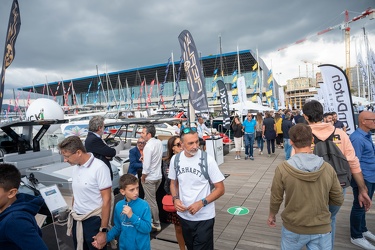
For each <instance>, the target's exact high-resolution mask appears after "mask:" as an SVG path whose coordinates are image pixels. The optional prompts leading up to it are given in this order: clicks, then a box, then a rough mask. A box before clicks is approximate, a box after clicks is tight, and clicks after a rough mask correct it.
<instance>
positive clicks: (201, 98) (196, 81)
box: [178, 30, 208, 111]
mask: <svg viewBox="0 0 375 250" xmlns="http://www.w3.org/2000/svg"><path fill="white" fill-rule="evenodd" d="M178 41H179V42H180V46H181V53H182V57H183V59H184V69H185V72H186V81H187V87H188V89H189V95H190V101H191V105H193V108H194V109H195V110H198V111H206V110H207V109H208V102H207V94H206V85H205V81H204V76H203V70H202V67H201V64H200V61H199V56H198V51H197V48H196V47H195V43H194V40H193V37H192V36H191V34H190V32H189V31H187V30H184V31H182V32H181V33H180V35H179V36H178Z"/></svg>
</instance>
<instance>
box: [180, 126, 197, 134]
mask: <svg viewBox="0 0 375 250" xmlns="http://www.w3.org/2000/svg"><path fill="white" fill-rule="evenodd" d="M192 132H197V128H196V127H188V128H184V129H183V130H182V134H189V133H192Z"/></svg>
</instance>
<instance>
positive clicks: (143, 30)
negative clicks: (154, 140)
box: [0, 0, 375, 98]
mask: <svg viewBox="0 0 375 250" xmlns="http://www.w3.org/2000/svg"><path fill="white" fill-rule="evenodd" d="M12 2H13V1H12V0H1V1H0V55H1V58H2V56H3V54H2V53H3V48H4V43H5V35H6V30H7V26H8V19H9V13H10V8H11V5H12ZM19 5H20V12H21V22H22V24H21V30H20V33H19V36H18V39H17V42H16V56H15V59H14V61H13V63H12V65H11V66H10V67H9V68H8V69H7V72H6V75H5V89H6V93H5V98H7V97H8V98H9V97H10V96H9V94H10V93H11V92H12V88H17V87H21V86H30V85H32V84H33V83H34V84H42V83H45V82H46V81H48V82H52V81H59V80H61V79H64V80H67V79H72V78H77V77H83V76H87V75H95V74H96V65H98V67H99V73H104V72H105V71H106V68H107V71H108V72H112V71H117V70H123V69H129V68H137V67H142V66H147V65H153V64H159V63H166V62H167V60H168V58H169V57H170V55H171V53H172V52H173V53H174V58H175V60H176V61H177V60H178V58H179V57H180V55H181V51H180V47H179V43H178V39H177V37H178V35H179V34H180V32H181V31H182V30H184V29H187V30H189V31H190V32H191V34H192V35H193V37H194V40H195V43H196V46H197V48H198V50H199V51H200V52H201V55H202V56H207V55H211V54H218V53H219V51H220V50H219V38H218V37H219V35H221V37H222V51H223V53H226V52H233V51H236V50H237V46H238V48H239V49H240V50H245V49H250V50H253V51H256V49H258V51H259V56H261V57H262V58H263V59H264V61H265V62H266V64H267V65H268V67H269V68H273V72H274V73H275V74H274V75H275V77H276V78H278V81H279V82H285V81H286V80H287V79H290V78H293V77H298V76H299V75H301V76H306V74H311V71H312V70H311V69H312V64H310V63H309V64H307V65H308V67H309V72H308V73H306V64H305V63H303V62H302V61H301V60H306V61H308V62H319V63H332V64H336V65H338V66H340V67H345V47H344V39H343V32H342V31H341V30H339V29H335V30H333V31H330V32H328V33H326V34H324V35H321V36H313V37H311V38H310V39H308V41H306V42H304V43H302V44H299V45H293V46H288V45H290V44H293V43H294V42H296V41H298V40H299V39H302V38H304V37H310V36H311V35H313V34H315V33H317V32H319V31H322V30H324V29H326V28H328V27H330V26H336V25H338V24H340V23H342V22H343V21H344V14H343V12H344V11H345V10H348V11H349V17H350V19H351V18H353V17H355V16H358V15H359V14H360V13H361V12H363V11H364V10H366V9H367V8H369V7H371V8H375V1H374V0H344V1H343V0H316V1H311V0H284V1H279V0H263V1H260V0H259V1H250V0H241V1H240V0H238V1H227V0H216V1H197V0H189V1H184V0H180V1H164V0H159V1H151V0H143V1H124V0H111V1H105V0H91V1H89V0H74V1H73V0H64V1H50V0H32V1H31V0H19ZM350 27H351V36H352V39H351V56H352V59H351V66H355V65H356V62H355V46H354V45H355V44H357V49H358V48H359V47H361V46H362V47H363V45H362V44H363V39H362V38H361V36H362V33H363V31H362V27H365V28H366V30H367V31H368V35H369V40H370V46H371V44H372V45H373V46H375V44H374V42H375V19H374V20H369V19H368V18H366V19H363V20H359V21H356V22H353V23H352V24H351V25H350ZM284 46H288V47H287V48H286V49H283V50H282V51H278V49H279V48H282V47H284ZM314 68H315V72H316V71H317V67H316V66H315V67H314ZM276 73H277V74H276ZM280 73H281V74H280Z"/></svg>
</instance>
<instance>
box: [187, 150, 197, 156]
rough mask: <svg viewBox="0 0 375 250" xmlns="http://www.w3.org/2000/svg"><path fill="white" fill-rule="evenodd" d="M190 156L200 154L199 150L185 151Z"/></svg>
mask: <svg viewBox="0 0 375 250" xmlns="http://www.w3.org/2000/svg"><path fill="white" fill-rule="evenodd" d="M185 151H186V152H187V153H188V154H189V155H191V156H194V155H196V154H197V153H198V149H192V150H185Z"/></svg>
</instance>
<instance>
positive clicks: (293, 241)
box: [281, 226, 331, 250]
mask: <svg viewBox="0 0 375 250" xmlns="http://www.w3.org/2000/svg"><path fill="white" fill-rule="evenodd" d="M304 246H306V248H307V249H309V250H315V249H316V250H321V249H331V233H326V234H296V233H293V232H291V231H289V230H288V229H286V228H285V227H284V226H283V227H282V229H281V249H282V250H294V249H295V250H300V249H301V248H302V247H304Z"/></svg>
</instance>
